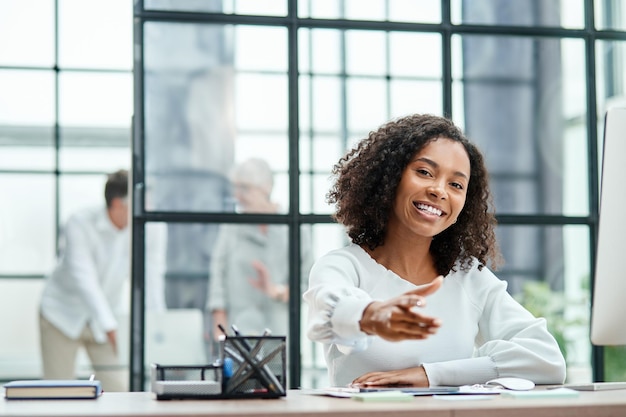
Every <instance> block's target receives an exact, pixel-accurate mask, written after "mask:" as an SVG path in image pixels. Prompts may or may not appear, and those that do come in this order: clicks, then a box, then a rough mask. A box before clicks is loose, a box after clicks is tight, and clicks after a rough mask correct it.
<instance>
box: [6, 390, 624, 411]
mask: <svg viewBox="0 0 626 417" xmlns="http://www.w3.org/2000/svg"><path fill="white" fill-rule="evenodd" d="M453 397H454V399H451V398H452V397H450V396H447V397H446V398H447V399H443V398H435V397H415V398H413V399H412V400H411V401H408V402H399V403H389V402H358V401H354V400H352V399H349V398H331V397H323V396H316V395H308V394H305V393H302V392H299V391H296V390H290V391H289V392H288V393H287V396H286V397H283V398H279V399H269V400H258V399H254V400H199V401H197V400H193V401H192V400H178V401H157V400H156V399H154V397H153V395H152V393H149V392H127V393H106V392H105V393H104V394H103V395H102V396H101V397H100V398H98V399H97V400H42V401H33V400H26V401H24V400H11V401H9V400H6V399H4V393H2V399H0V416H9V417H10V416H19V417H26V416H71V417H75V416H101V417H102V416H110V417H123V416H160V417H162V416H195V417H198V416H228V417H243V416H256V417H270V416H272V417H273V416H298V417H314V416H317V417H321V416H326V417H328V416H341V417H350V416H365V417H367V416H372V417H374V416H376V417H381V413H384V417H401V416H407V417H408V416H411V417H415V416H426V415H428V416H430V417H433V416H435V417H462V416H464V417H470V416H471V417H478V416H481V417H485V416H487V417H489V416H498V417H504V416H515V417H522V416H523V417H527V416H532V417H546V416H551V417H552V416H563V417H566V416H567V417H576V416H594V417H604V416H626V390H613V391H602V392H581V393H580V396H579V397H577V398H560V399H559V398H552V399H548V398H541V399H513V398H504V397H501V396H499V395H494V396H491V397H490V398H489V399H481V400H477V399H472V398H471V397H467V398H461V397H460V396H453Z"/></svg>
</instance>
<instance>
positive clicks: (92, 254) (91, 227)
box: [40, 170, 165, 392]
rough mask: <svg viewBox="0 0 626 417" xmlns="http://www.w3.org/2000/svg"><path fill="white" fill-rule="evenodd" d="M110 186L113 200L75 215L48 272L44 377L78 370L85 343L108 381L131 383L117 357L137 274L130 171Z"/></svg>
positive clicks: (153, 301)
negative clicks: (128, 293)
mask: <svg viewBox="0 0 626 417" xmlns="http://www.w3.org/2000/svg"><path fill="white" fill-rule="evenodd" d="M104 194H105V200H106V207H104V206H103V207H95V208H89V209H85V210H82V211H80V212H78V213H76V214H74V215H73V216H71V217H70V218H69V220H68V222H67V224H66V225H65V229H64V232H65V247H64V252H63V255H62V256H61V258H60V260H59V263H58V265H57V266H56V268H55V269H54V271H53V272H52V273H51V274H50V276H48V277H47V279H46V282H45V287H44V290H43V294H42V298H41V306H40V332H41V351H42V362H43V377H44V379H74V378H76V369H75V363H76V357H77V353H78V349H79V348H80V347H81V346H82V347H84V349H85V350H86V352H87V355H88V356H89V359H90V361H91V363H92V365H93V368H94V371H95V374H96V377H97V379H99V380H100V381H101V382H102V386H103V389H104V390H105V391H109V392H111V391H126V390H128V388H127V387H128V378H127V373H126V372H125V371H123V370H121V368H120V360H119V359H118V353H119V352H118V350H117V344H118V342H117V338H118V335H117V328H118V323H117V317H119V316H120V315H121V314H122V313H124V312H125V310H126V305H125V303H124V301H125V300H126V299H127V298H126V297H125V296H124V294H123V289H125V288H128V287H127V286H125V284H126V283H127V281H128V279H129V276H130V253H131V252H130V232H129V228H128V227H127V226H128V220H129V207H128V204H129V203H128V172H127V171H125V170H120V171H117V172H115V173H112V174H110V175H109V176H108V179H107V183H106V185H105V192H104ZM147 246H148V245H147ZM161 246H162V245H161ZM161 259H162V258H161ZM162 272H163V271H162V270H161V271H155V273H157V274H159V275H161V277H160V278H159V277H157V279H161V280H162ZM148 281H149V280H148V279H146V282H148ZM152 281H154V279H152ZM148 285H152V282H151V283H149V284H148ZM155 287H156V288H160V289H161V291H160V292H161V293H160V294H158V295H157V296H155V295H154V294H152V295H151V296H150V295H149V296H148V297H147V300H146V301H147V308H149V309H156V310H160V309H164V306H165V301H164V295H163V294H162V285H161V286H158V285H156V284H155ZM148 293H149V294H150V291H148Z"/></svg>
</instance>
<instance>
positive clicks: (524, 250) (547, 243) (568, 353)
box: [496, 226, 592, 383]
mask: <svg viewBox="0 0 626 417" xmlns="http://www.w3.org/2000/svg"><path fill="white" fill-rule="evenodd" d="M497 235H498V242H499V243H500V246H501V249H502V253H503V255H504V258H505V261H506V263H505V265H504V267H503V268H502V269H501V270H500V271H497V272H496V275H498V276H499V277H500V279H503V280H505V281H507V282H508V284H509V287H508V291H509V292H510V293H511V294H512V295H513V296H514V297H515V298H516V299H517V300H518V301H520V302H521V303H522V304H523V305H524V306H526V308H528V309H529V310H530V311H531V312H532V313H533V314H535V315H536V316H539V317H544V318H545V319H546V320H547V324H548V330H549V331H550V332H551V333H552V335H553V336H554V337H555V338H556V339H557V341H558V342H559V345H560V347H561V350H562V351H563V353H564V356H565V359H566V361H567V365H568V375H567V382H572V383H573V382H589V381H591V379H592V375H591V364H590V358H591V344H590V341H589V317H590V316H589V314H590V310H589V301H590V300H589V297H590V294H589V277H590V264H591V263H590V259H589V254H590V245H589V229H588V228H587V226H564V227H552V226H547V227H545V226H499V227H498V230H497Z"/></svg>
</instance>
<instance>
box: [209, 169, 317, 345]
mask: <svg viewBox="0 0 626 417" xmlns="http://www.w3.org/2000/svg"><path fill="white" fill-rule="evenodd" d="M231 180H232V184H233V187H234V195H235V198H236V200H237V203H238V206H237V209H238V211H239V212H241V213H266V214H267V213H278V212H279V206H278V204H276V203H275V202H273V201H272V200H271V194H272V190H273V186H274V178H273V173H272V170H271V168H270V166H269V164H268V163H267V162H266V161H265V160H263V159H259V158H251V159H248V160H246V161H244V162H242V163H240V164H238V165H236V166H235V167H234V169H233V171H232V174H231ZM287 232H288V228H287V226H286V225H267V224H224V225H222V226H221V228H220V232H219V235H218V239H217V243H216V246H215V250H214V252H213V261H212V267H211V282H210V288H209V294H208V301H207V309H208V310H209V311H210V312H211V313H212V317H213V326H214V330H213V337H214V339H217V338H218V337H219V335H220V334H221V331H219V330H218V329H217V325H218V324H221V325H223V326H224V327H225V328H226V327H227V326H228V325H232V324H234V325H236V326H237V327H238V328H239V329H240V330H241V332H242V333H243V334H247V335H259V334H261V333H263V332H264V330H265V329H266V328H267V329H270V330H271V331H272V333H273V334H277V335H285V334H286V333H287V329H288V324H289V320H288V312H287V302H288V301H289V262H288V260H287V259H288V234H287ZM309 258H310V256H309V254H308V251H306V250H303V258H302V259H303V268H302V269H303V276H304V277H306V276H308V267H309V266H310V264H311V261H310V259H309Z"/></svg>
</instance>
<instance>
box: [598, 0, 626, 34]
mask: <svg viewBox="0 0 626 417" xmlns="http://www.w3.org/2000/svg"><path fill="white" fill-rule="evenodd" d="M594 5H595V19H596V28H597V29H610V30H626V1H624V0H596V1H594Z"/></svg>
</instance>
